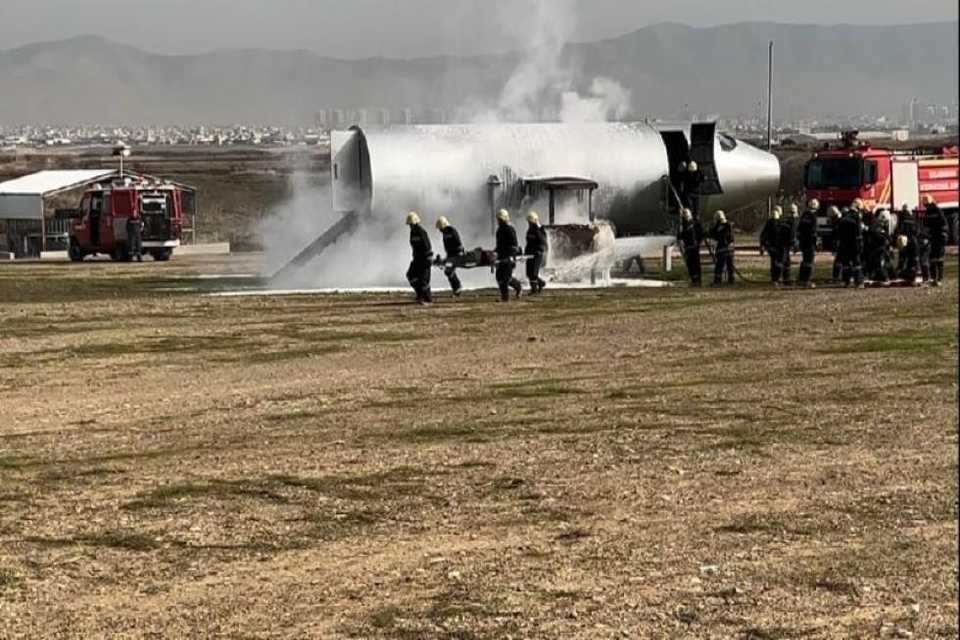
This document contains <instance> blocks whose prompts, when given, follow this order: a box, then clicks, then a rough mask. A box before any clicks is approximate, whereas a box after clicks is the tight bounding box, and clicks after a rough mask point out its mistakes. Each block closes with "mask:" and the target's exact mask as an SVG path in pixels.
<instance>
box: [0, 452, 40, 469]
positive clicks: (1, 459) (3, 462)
mask: <svg viewBox="0 0 960 640" xmlns="http://www.w3.org/2000/svg"><path fill="white" fill-rule="evenodd" d="M38 464H42V461H41V460H40V459H39V458H35V457H33V456H26V455H21V454H16V453H11V454H0V470H5V469H23V468H25V467H33V466H36V465H38Z"/></svg>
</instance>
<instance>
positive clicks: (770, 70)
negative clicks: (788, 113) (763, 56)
mask: <svg viewBox="0 0 960 640" xmlns="http://www.w3.org/2000/svg"><path fill="white" fill-rule="evenodd" d="M771 149H773V40H771V41H770V56H769V64H768V65H767V151H770V150H771Z"/></svg>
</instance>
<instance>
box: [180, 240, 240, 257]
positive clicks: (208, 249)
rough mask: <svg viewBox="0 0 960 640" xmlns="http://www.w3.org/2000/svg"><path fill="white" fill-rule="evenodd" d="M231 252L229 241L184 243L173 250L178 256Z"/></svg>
mask: <svg viewBox="0 0 960 640" xmlns="http://www.w3.org/2000/svg"><path fill="white" fill-rule="evenodd" d="M229 254H230V243H229V242H212V243H206V244H184V245H180V246H179V247H177V248H176V249H174V250H173V255H174V257H176V256H225V255H229Z"/></svg>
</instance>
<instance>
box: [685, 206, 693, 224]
mask: <svg viewBox="0 0 960 640" xmlns="http://www.w3.org/2000/svg"><path fill="white" fill-rule="evenodd" d="M683 219H684V220H686V221H687V222H689V221H691V220H693V211H690V209H684V210H683Z"/></svg>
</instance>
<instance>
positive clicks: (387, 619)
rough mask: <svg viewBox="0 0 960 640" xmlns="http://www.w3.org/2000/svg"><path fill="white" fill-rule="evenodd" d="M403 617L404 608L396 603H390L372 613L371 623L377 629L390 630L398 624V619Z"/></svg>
mask: <svg viewBox="0 0 960 640" xmlns="http://www.w3.org/2000/svg"><path fill="white" fill-rule="evenodd" d="M402 617H403V610H402V609H400V607H398V606H396V605H388V606H386V607H382V608H380V609H377V610H376V611H374V612H373V613H372V614H370V625H371V626H372V627H374V628H375V629H382V630H384V631H390V630H391V629H393V628H395V627H396V626H397V619H398V618H402Z"/></svg>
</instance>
